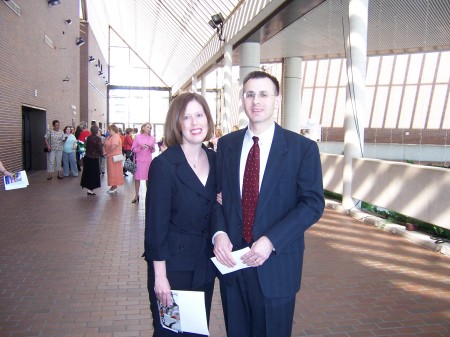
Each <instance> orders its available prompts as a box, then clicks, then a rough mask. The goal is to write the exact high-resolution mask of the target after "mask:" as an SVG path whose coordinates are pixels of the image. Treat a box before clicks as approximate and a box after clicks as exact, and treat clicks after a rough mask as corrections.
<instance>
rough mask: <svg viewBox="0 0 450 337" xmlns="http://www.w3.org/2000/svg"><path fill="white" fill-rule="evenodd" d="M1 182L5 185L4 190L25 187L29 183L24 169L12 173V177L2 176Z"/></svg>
mask: <svg viewBox="0 0 450 337" xmlns="http://www.w3.org/2000/svg"><path fill="white" fill-rule="evenodd" d="M3 184H4V185H5V190H6V191H9V190H15V189H18V188H25V187H27V186H28V185H29V184H28V177H27V173H26V172H25V171H19V172H16V173H14V175H13V176H12V177H9V176H3Z"/></svg>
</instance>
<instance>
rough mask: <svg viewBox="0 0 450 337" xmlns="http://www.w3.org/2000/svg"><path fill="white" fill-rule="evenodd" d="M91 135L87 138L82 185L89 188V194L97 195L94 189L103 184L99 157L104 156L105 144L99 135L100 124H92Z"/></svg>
mask: <svg viewBox="0 0 450 337" xmlns="http://www.w3.org/2000/svg"><path fill="white" fill-rule="evenodd" d="M90 133H91V134H90V135H89V136H88V137H87V138H86V139H85V140H86V143H85V144H86V154H85V156H84V167H83V173H82V174H81V182H80V185H81V187H82V188H86V189H87V195H88V196H93V195H95V192H94V190H95V189H96V188H99V187H100V186H101V182H100V163H99V158H101V157H102V156H103V144H102V140H101V139H100V137H99V131H98V126H97V125H93V126H91V131H90Z"/></svg>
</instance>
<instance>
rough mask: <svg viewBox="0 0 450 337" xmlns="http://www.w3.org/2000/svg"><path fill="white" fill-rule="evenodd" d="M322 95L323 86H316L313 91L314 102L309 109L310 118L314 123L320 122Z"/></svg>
mask: <svg viewBox="0 0 450 337" xmlns="http://www.w3.org/2000/svg"><path fill="white" fill-rule="evenodd" d="M324 95H325V89H324V88H316V90H315V91H314V102H313V105H312V109H311V119H312V122H313V123H314V124H319V123H320V122H321V117H322V106H323V99H324Z"/></svg>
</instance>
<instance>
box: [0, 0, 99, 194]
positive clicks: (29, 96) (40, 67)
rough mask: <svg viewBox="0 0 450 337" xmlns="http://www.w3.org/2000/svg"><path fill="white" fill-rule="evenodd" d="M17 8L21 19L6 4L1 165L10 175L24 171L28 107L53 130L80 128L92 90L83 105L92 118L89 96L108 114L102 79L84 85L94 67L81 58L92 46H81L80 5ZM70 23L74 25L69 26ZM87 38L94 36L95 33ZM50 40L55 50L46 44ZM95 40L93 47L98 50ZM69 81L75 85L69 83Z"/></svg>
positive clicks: (1, 31)
mask: <svg viewBox="0 0 450 337" xmlns="http://www.w3.org/2000/svg"><path fill="white" fill-rule="evenodd" d="M15 3H17V4H18V5H19V6H20V16H18V15H16V14H15V13H14V12H13V11H12V10H11V9H10V8H9V7H8V6H7V5H6V4H5V3H3V2H1V3H0V160H1V161H2V162H3V164H4V165H5V167H6V168H7V169H8V170H10V171H17V170H21V169H22V168H23V159H22V158H23V153H22V152H23V151H22V107H23V106H30V107H35V108H37V109H40V110H44V111H45V112H46V121H47V125H49V126H50V125H51V122H52V120H54V119H58V120H60V122H61V125H72V124H73V123H75V124H78V123H79V121H80V106H81V104H80V88H86V87H87V88H92V90H93V91H94V92H95V94H94V95H91V94H89V91H90V90H91V89H87V90H85V89H83V90H81V92H83V93H85V92H87V93H88V94H87V95H85V94H83V100H84V99H86V100H87V101H88V103H87V105H86V106H87V109H86V110H87V113H89V110H94V109H91V108H90V107H89V104H90V103H89V100H88V97H94V98H92V99H91V100H92V101H93V102H94V104H95V105H96V106H98V107H100V109H102V110H106V86H105V84H104V79H101V80H102V81H101V82H100V79H98V78H97V77H98V76H97V77H95V78H93V81H92V84H91V85H89V79H88V78H87V77H86V76H84V77H82V78H81V80H82V81H81V82H80V64H83V62H84V64H89V63H88V60H87V58H86V60H85V61H84V60H81V59H80V53H82V54H88V52H87V50H88V44H87V43H86V44H85V45H82V46H77V45H76V44H75V41H76V38H77V37H78V36H80V34H81V33H82V32H80V31H81V27H80V20H79V4H78V1H62V2H61V4H60V5H56V6H53V7H51V8H50V7H48V4H47V1H43V0H40V1H15ZM66 19H70V20H71V21H72V24H71V25H68V24H67V23H66V22H65V20H66ZM84 33H85V34H89V33H90V31H89V29H87V30H85V31H84ZM45 36H47V37H48V38H47V40H48V41H49V40H51V43H50V42H49V43H50V44H52V46H49V45H48V44H47V43H46V42H45V40H46V38H45ZM85 36H86V35H85ZM92 40H93V41H92V44H93V47H92V48H94V49H96V48H97V49H98V47H96V41H95V39H92ZM85 41H86V39H85ZM89 48H91V47H89ZM100 56H101V55H100ZM101 57H102V60H103V63H104V69H105V68H106V69H107V66H106V62H105V60H104V57H103V56H101ZM92 67H94V66H93V65H92ZM106 72H107V71H106ZM87 73H88V74H89V70H88V72H87ZM66 78H67V79H69V80H68V81H63V80H64V79H66ZM97 110H99V109H97ZM74 112H75V113H74ZM89 118H91V117H88V118H87V119H89ZM91 119H94V118H91ZM105 120H106V117H105ZM1 189H2V190H3V186H1Z"/></svg>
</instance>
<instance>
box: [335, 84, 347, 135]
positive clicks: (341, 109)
mask: <svg viewBox="0 0 450 337" xmlns="http://www.w3.org/2000/svg"><path fill="white" fill-rule="evenodd" d="M345 95H346V90H345V88H339V90H338V95H337V100H336V103H337V104H336V111H335V113H334V121H333V127H335V128H342V127H344V117H345Z"/></svg>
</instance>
